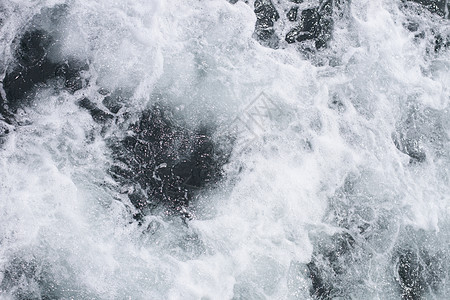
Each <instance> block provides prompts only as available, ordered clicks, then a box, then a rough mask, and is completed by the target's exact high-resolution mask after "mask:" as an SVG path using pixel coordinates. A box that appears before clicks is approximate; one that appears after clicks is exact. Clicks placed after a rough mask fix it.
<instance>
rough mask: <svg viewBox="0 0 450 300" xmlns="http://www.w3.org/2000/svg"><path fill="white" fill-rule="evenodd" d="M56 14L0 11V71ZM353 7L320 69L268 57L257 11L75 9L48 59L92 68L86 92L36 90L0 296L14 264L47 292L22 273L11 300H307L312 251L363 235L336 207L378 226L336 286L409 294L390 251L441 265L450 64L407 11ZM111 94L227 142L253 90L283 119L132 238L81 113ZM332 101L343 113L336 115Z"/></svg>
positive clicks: (444, 290) (18, 166) (3, 229)
mask: <svg viewBox="0 0 450 300" xmlns="http://www.w3.org/2000/svg"><path fill="white" fill-rule="evenodd" d="M250 2H252V1H250ZM60 3H62V1H41V2H39V3H38V2H36V3H33V4H30V3H28V2H27V1H11V0H8V1H6V3H5V4H1V5H0V12H5V13H4V16H5V17H4V19H3V21H2V22H3V23H1V24H2V25H1V27H0V43H1V45H0V54H1V55H2V57H4V59H3V61H2V62H1V64H0V70H2V71H3V70H5V69H6V65H7V64H9V63H11V64H12V63H13V62H12V55H11V44H12V41H13V39H14V37H15V35H17V34H18V33H20V32H21V31H22V30H23V29H24V28H25V27H26V26H27V24H28V25H29V24H30V22H31V21H30V20H32V17H33V16H34V15H36V14H38V13H39V12H41V11H42V9H43V8H46V7H53V6H54V5H55V4H60ZM350 6H351V7H350V10H349V11H350V13H349V15H350V16H349V18H348V19H346V18H344V19H342V20H341V21H339V23H337V25H336V29H335V35H334V39H333V41H332V42H331V47H330V49H327V50H324V52H323V53H319V54H317V57H316V60H317V61H321V60H330V61H331V60H333V61H336V62H337V63H336V65H334V66H328V65H326V66H320V64H319V65H318V64H314V63H311V62H310V61H308V60H305V58H303V57H302V56H301V55H300V54H299V51H298V49H297V47H296V46H295V45H287V44H286V45H283V47H280V48H279V49H276V50H273V49H269V48H265V47H263V46H261V45H260V44H259V43H258V42H257V41H256V40H255V39H254V38H253V37H252V34H253V30H254V23H255V20H256V18H255V16H254V13H253V11H252V3H250V5H247V4H245V3H243V2H238V3H237V4H235V5H231V4H230V3H228V2H227V1H194V0H192V1H120V2H111V1H103V0H99V1H95V2H92V1H85V0H78V1H71V2H70V3H69V5H68V8H67V13H66V15H65V17H64V18H63V21H62V22H61V23H60V28H56V29H55V28H51V30H55V31H56V36H58V38H59V39H60V40H59V41H58V42H59V43H60V45H61V46H60V47H59V48H58V53H54V57H55V58H57V57H62V58H64V57H71V58H75V59H77V60H82V61H86V62H88V64H89V71H87V72H86V74H85V76H86V78H89V81H90V84H89V86H88V87H87V88H85V89H82V90H80V91H77V92H76V93H75V94H74V95H71V94H69V93H66V92H61V93H59V94H56V95H55V93H54V92H53V91H52V90H51V89H50V88H42V89H40V91H39V92H38V93H37V94H36V96H35V98H34V99H33V102H32V103H33V104H32V105H31V106H30V107H27V108H25V109H24V111H23V114H24V116H23V118H24V119H28V120H30V124H29V125H25V126H18V127H17V128H16V129H15V130H14V131H13V132H11V133H10V134H9V135H8V139H7V141H6V142H5V144H3V146H2V147H3V148H2V150H1V152H0V165H1V168H0V178H1V182H0V216H1V217H0V245H1V247H0V283H1V282H2V281H3V282H5V280H6V279H5V278H7V277H8V276H11V275H8V273H7V272H12V271H11V269H14V267H15V268H16V269H20V267H18V266H14V265H12V261H13V260H14V258H17V264H20V265H24V264H29V265H31V266H32V267H26V266H25V267H24V266H22V268H25V269H26V268H31V269H33V270H35V271H34V272H36V274H41V276H42V278H43V279H42V280H41V282H38V283H40V284H41V287H33V286H32V283H30V282H27V281H26V278H25V277H26V276H25V275H23V274H22V275H21V276H22V279H20V280H18V282H17V283H15V284H16V286H14V287H13V288H12V289H10V290H8V291H6V290H5V291H1V292H2V293H4V294H0V298H2V299H9V298H11V297H13V296H12V295H13V294H14V292H15V291H17V289H23V290H28V291H29V294H30V295H32V296H31V297H36V298H39V297H43V296H44V295H43V294H42V295H41V296H39V295H40V293H45V292H48V293H50V291H51V292H53V293H54V294H53V297H57V298H61V297H65V298H77V299H91V298H92V299H97V298H98V299H125V298H129V299H181V298H183V299H231V298H233V297H234V298H235V299H264V298H267V299H307V298H309V297H311V296H310V289H311V287H312V283H311V278H310V275H309V273H308V271H307V264H308V262H310V261H311V258H312V256H314V255H316V253H317V251H319V250H317V249H318V248H317V247H319V246H318V245H319V244H320V242H317V240H319V241H321V242H323V240H326V238H324V239H323V240H320V239H321V238H320V237H321V236H322V235H325V236H327V237H330V236H332V235H333V234H337V233H343V232H347V233H352V231H351V228H345V226H344V227H339V226H338V224H336V223H333V222H329V221H328V220H329V218H330V210H331V211H332V210H333V209H334V208H336V207H335V206H333V205H336V206H339V205H343V206H345V205H347V206H346V207H347V209H348V212H349V213H348V214H349V215H352V216H353V217H354V218H356V219H357V218H360V219H361V220H366V221H367V222H368V223H370V224H372V225H371V226H373V228H374V229H373V232H372V235H371V236H364V237H365V238H366V240H364V241H362V240H358V238H357V237H355V239H356V240H357V243H361V244H362V245H363V246H361V247H360V248H357V250H354V252H352V254H349V255H353V256H354V260H353V264H354V266H353V267H352V268H353V269H352V270H353V271H348V272H347V273H346V275H345V276H350V277H351V276H353V278H351V279H348V278H347V279H345V280H347V281H345V280H343V282H347V284H348V285H351V284H354V285H355V286H357V287H358V288H359V289H360V290H359V291H354V290H353V292H352V294H350V295H349V297H350V298H354V299H362V297H364V296H367V297H370V298H373V299H387V298H394V297H396V295H397V297H398V291H397V288H396V287H395V286H396V282H395V279H394V278H393V276H392V274H391V273H390V272H392V269H394V268H395V266H394V265H395V263H394V262H392V261H391V259H392V255H393V254H392V253H395V251H397V250H396V249H397V248H399V247H400V248H401V247H403V246H404V245H407V244H408V243H410V242H411V243H412V244H413V246H414V247H419V248H422V249H426V250H427V251H430V253H434V252H436V253H439V255H441V256H442V257H444V258H445V257H448V256H449V253H448V251H449V249H448V242H449V233H450V227H449V218H448V216H449V212H450V207H449V203H450V202H449V200H450V199H449V195H450V186H449V178H450V173H449V166H450V145H449V134H450V123H449V121H448V120H449V119H450V115H449V101H450V89H449V86H450V85H449V82H450V81H449V80H450V72H449V61H450V60H449V58H450V52H449V51H448V49H447V50H445V51H442V52H440V53H438V54H435V53H428V54H427V51H426V47H429V45H428V44H426V42H425V41H420V42H415V41H414V36H413V34H412V33H411V32H408V31H407V30H406V29H405V28H404V26H403V25H402V23H403V22H404V21H405V19H406V15H407V14H408V13H409V11H407V12H404V11H402V10H400V9H399V8H398V3H397V2H396V1H378V0H376V1H368V0H367V1H352V3H351V4H350ZM280 13H282V12H280ZM415 18H417V19H418V20H419V21H420V22H421V26H423V27H424V28H425V30H429V27H430V26H436V24H440V25H441V26H442V27H441V30H442V32H444V33H445V30H447V32H448V30H449V28H450V27H449V24H448V21H447V20H441V19H438V18H435V17H433V16H429V14H428V13H424V15H422V16H415ZM430 20H431V21H430ZM44 23H45V22H44ZM44 23H42V22H41V23H39V24H38V26H41V27H43V28H44V29H49V28H46V27H45V26H48V25H46V24H44ZM277 26H278V25H277ZM279 26H281V27H280V28H278V29H277V30H281V31H282V32H285V31H286V28H287V27H286V28H285V27H282V25H279ZM100 88H104V89H107V90H109V91H113V90H115V89H118V88H122V89H124V90H127V91H130V93H129V95H130V97H129V99H127V101H128V103H127V107H129V109H130V111H132V112H134V113H135V114H136V118H137V116H138V112H139V111H141V110H142V109H143V108H145V107H147V106H148V105H149V104H151V103H153V102H155V101H157V100H159V99H164V101H167V102H168V103H170V104H171V105H174V106H176V107H177V108H178V110H179V112H180V114H181V115H182V116H183V118H184V119H185V120H187V124H188V126H196V125H198V124H199V123H206V124H214V125H217V126H219V127H220V128H221V129H222V128H223V132H227V128H232V125H230V124H232V121H233V120H234V119H235V118H236V117H237V116H238V117H239V116H240V115H241V114H242V111H243V110H244V109H245V107H247V105H248V104H250V103H251V102H252V101H253V100H254V99H255V97H257V96H258V95H259V94H260V92H265V93H266V94H267V95H268V97H269V98H270V99H271V101H273V104H274V105H275V106H276V108H277V109H279V110H280V112H279V114H278V117H276V118H268V119H265V121H264V123H263V126H264V128H263V129H262V130H261V131H260V132H258V135H257V137H256V138H255V140H253V141H252V142H251V143H245V142H246V141H243V143H236V145H238V146H236V147H235V148H234V149H233V151H232V153H231V158H230V162H229V163H228V164H227V165H226V166H225V168H224V170H225V178H224V179H223V180H222V181H221V182H220V183H219V184H217V186H216V187H214V189H213V190H209V191H205V192H204V193H203V194H201V195H200V196H199V199H198V200H197V201H196V202H195V203H193V204H192V207H191V209H192V212H193V214H194V216H195V217H194V219H193V220H191V221H188V224H187V225H186V224H185V223H183V222H182V221H181V220H178V219H171V218H165V217H164V216H163V215H156V216H146V217H144V219H143V220H142V225H141V226H139V225H138V224H137V222H135V221H133V219H132V218H131V214H130V211H129V208H127V204H128V201H129V200H128V199H126V197H124V196H123V195H121V194H120V193H119V192H118V191H117V190H116V189H114V188H111V185H114V184H115V183H114V182H113V180H112V179H111V178H110V175H109V174H108V171H107V170H108V167H109V166H110V164H111V163H112V161H111V158H110V150H109V149H108V148H107V146H106V144H105V142H104V140H103V138H102V133H101V126H100V125H98V124H96V123H95V122H93V121H92V118H91V117H90V116H89V114H88V113H87V112H86V111H84V110H81V109H80V108H79V107H78V106H77V105H76V104H75V103H76V101H77V100H78V99H80V98H82V97H85V96H87V97H90V98H91V99H94V101H96V100H95V97H96V95H97V90H98V89H100ZM333 99H337V100H338V101H339V103H341V105H343V107H344V109H343V111H339V109H331V108H330V107H331V106H330V103H331V101H332V100H333ZM411 102H413V103H414V105H416V106H417V107H419V110H418V111H417V114H413V117H412V118H413V121H411V122H412V123H414V125H408V124H409V123H408V124H407V122H405V120H406V119H407V118H408V114H409V111H408V110H409V109H410V107H411ZM427 109H431V110H429V111H428V113H427ZM414 118H415V119H414ZM405 124H406V125H405ZM405 126H406V127H407V126H411V128H413V129H404V128H405ZM398 128H403V129H402V130H406V131H407V132H412V133H409V134H417V139H418V140H419V142H420V144H421V147H422V148H421V149H424V151H425V153H426V161H425V162H423V163H410V157H409V156H408V155H407V154H405V153H402V152H401V151H399V149H397V147H396V146H395V143H394V141H393V138H392V136H393V133H395V132H396V131H398ZM408 128H409V127H408ZM408 130H409V131H408ZM108 134H109V133H108ZM240 138H241V139H246V138H248V135H242V136H240ZM241 142H242V141H241ZM244 145H245V146H244ZM349 182H352V188H351V189H349V190H348V191H347V190H346V191H345V192H342V190H344V189H345V186H346V184H349ZM350 190H351V191H350ZM340 193H341V194H342V193H343V194H345V195H346V196H345V197H344V198H345V200H342V203H340V202H339V201H341V200H339V199H341V198H339V197H340V196H339V195H341V194H340ZM336 203H337V204H336ZM355 222H356V221H355ZM355 224H356V223H355ZM371 228H372V227H371ZM405 228H406V229H405ZM411 228H412V229H411ZM408 230H409V231H413V232H416V231H417V232H419V233H417V234H416V233H414V234H416V235H414V238H412V241H409V240H408V239H407V238H405V237H403V236H402V234H405V232H406V233H408V232H409V231H408ZM414 230H416V231H414ZM421 232H424V234H423V235H421ZM411 235H412V234H411ZM360 238H361V237H360ZM428 241H429V242H428ZM324 243H325V242H324ZM358 247H359V246H358ZM358 249H359V250H358ZM358 251H359V252H358ZM439 251H440V252H439ZM319 252H320V251H319ZM367 253H370V254H367ZM366 255H367V256H366ZM430 255H431V254H430ZM359 257H363V258H364V259H361V260H358V259H360V258H359ZM392 260H393V259H392ZM439 263H440V267H441V268H444V269H445V268H446V270H444V275H442V283H441V285H440V286H441V289H440V290H439V292H438V293H437V294H435V297H436V298H439V297H442V295H445V294H448V293H450V291H449V290H448V289H449V288H448V286H449V285H448V280H449V277H448V268H449V264H448V262H445V261H440V262H439ZM319 267H320V266H319ZM366 268H369V269H370V270H369V271H368V273H367V274H366V273H364V272H363V273H362V275H361V274H360V273H358V272H359V271H360V270H365V269H366ZM8 270H9V271H8ZM354 270H356V271H354ZM358 270H359V271H358ZM352 272H354V273H352ZM349 274H350V275H349ZM445 274H446V275H445ZM358 276H361V278H362V281H365V283H364V284H361V283H355V282H356V281H358V279H359V278H356V277H358ZM19 277H20V276H19ZM44 277H45V278H44ZM34 284H36V283H34ZM337 284H339V283H337ZM7 286H10V285H7ZM43 286H44V287H43ZM50 286H54V288H51V287H50ZM39 289H41V290H40V292H39ZM349 290H352V289H351V288H349ZM432 293H435V292H434V291H433V292H432ZM36 295H38V296H36ZM50 297H52V296H50ZM430 297H431V296H430Z"/></svg>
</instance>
